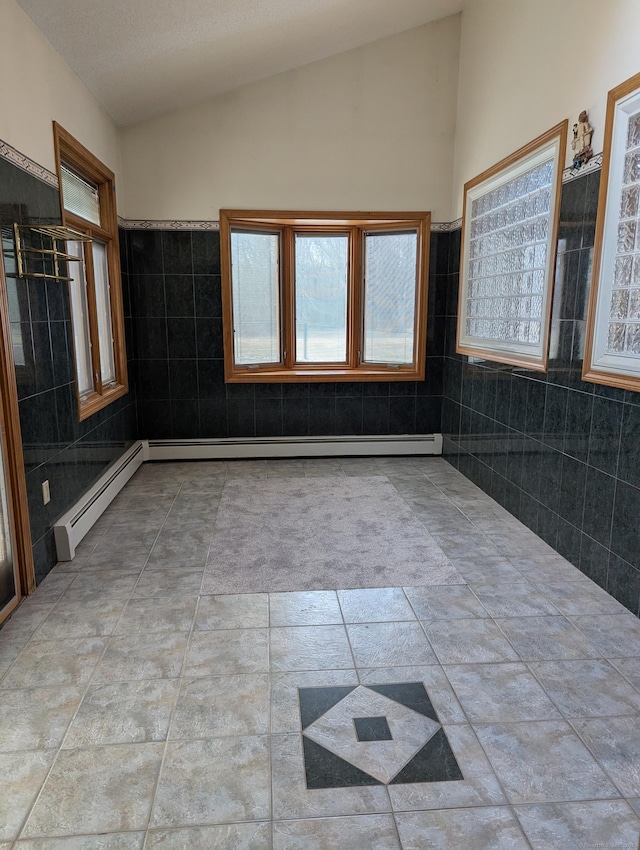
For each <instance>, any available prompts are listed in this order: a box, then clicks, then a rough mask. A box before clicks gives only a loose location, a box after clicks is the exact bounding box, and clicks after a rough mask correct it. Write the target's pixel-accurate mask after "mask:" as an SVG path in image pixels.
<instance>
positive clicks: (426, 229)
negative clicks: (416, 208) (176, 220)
mask: <svg viewBox="0 0 640 850" xmlns="http://www.w3.org/2000/svg"><path fill="white" fill-rule="evenodd" d="M430 225H431V213H429V212H422V211H421V212H317V211H316V212H313V211H312V212H310V211H274V210H233V209H224V210H220V264H221V272H222V316H223V337H224V370H225V381H226V382H227V383H294V382H311V383H313V382H323V381H324V382H327V381H335V382H348V381H363V382H365V381H422V380H424V377H425V367H426V344H427V294H428V284H429V280H428V274H429V242H430ZM232 228H234V229H235V228H239V229H246V230H249V231H251V230H253V231H256V230H267V231H269V232H274V231H275V230H278V231H279V232H280V233H281V268H280V287H281V307H280V310H281V334H282V342H283V348H282V349H281V353H282V354H283V355H284V356H283V358H282V359H281V363H280V364H268V365H264V366H262V365H259V366H257V367H251V368H250V367H248V366H240V365H236V363H235V361H234V345H233V342H234V340H233V297H232V285H231V230H232ZM374 230H379V231H394V230H397V231H403V230H415V231H416V232H417V238H418V247H417V263H416V269H417V275H416V302H415V323H414V360H413V363H412V364H407V365H398V366H387V365H384V364H377V363H369V362H363V361H362V360H361V358H360V357H359V352H360V351H362V349H363V346H362V344H361V343H362V334H363V332H364V314H363V305H364V281H363V247H362V242H363V238H362V237H363V236H364V234H365V233H366V232H368V231H374ZM295 232H310V233H328V232H335V233H347V232H348V233H349V234H350V240H349V243H350V244H349V270H348V294H347V363H346V365H345V364H343V363H341V364H331V363H327V364H318V365H317V366H316V365H315V364H313V365H312V366H311V365H307V364H305V365H302V364H300V363H295V362H294V360H293V356H294V355H293V352H294V351H295V331H296V328H295V321H294V315H295V289H294V285H293V267H294V241H295V239H294V237H295ZM356 236H358V237H359V238H355V237H356Z"/></svg>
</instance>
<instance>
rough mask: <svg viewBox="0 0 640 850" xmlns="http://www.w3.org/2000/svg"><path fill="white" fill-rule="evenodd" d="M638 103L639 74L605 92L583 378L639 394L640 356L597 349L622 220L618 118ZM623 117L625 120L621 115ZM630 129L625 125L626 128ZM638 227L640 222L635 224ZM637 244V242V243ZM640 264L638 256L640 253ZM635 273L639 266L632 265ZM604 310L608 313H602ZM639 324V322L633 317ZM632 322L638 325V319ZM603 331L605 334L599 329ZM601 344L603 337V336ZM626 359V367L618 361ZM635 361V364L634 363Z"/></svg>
mask: <svg viewBox="0 0 640 850" xmlns="http://www.w3.org/2000/svg"><path fill="white" fill-rule="evenodd" d="M628 100H632V101H637V102H638V105H637V106H634V107H633V109H634V111H635V110H637V109H639V108H640V74H635V75H634V76H633V77H630V78H629V79H628V80H625V81H624V82H623V83H621V84H620V85H619V86H616V87H615V88H613V89H611V91H609V93H608V95H607V112H606V117H605V127H604V150H603V154H602V172H601V175H600V190H599V195H598V211H597V216H596V233H595V242H594V249H593V270H592V277H591V291H590V293H589V307H588V312H587V325H586V335H585V346H584V361H583V370H582V379H583V380H584V381H590V382H591V383H596V384H604V385H605V386H610V387H618V388H620V389H624V390H631V391H632V392H640V355H635V356H634V355H631V356H627V355H615V354H613V353H610V352H608V351H606V350H605V351H602V350H600V352H598V351H597V350H596V349H597V348H598V346H599V340H598V335H597V326H598V323H599V322H602V323H604V321H606V322H607V323H608V321H609V318H610V308H611V297H612V292H613V289H614V287H613V283H614V267H615V259H616V254H617V251H616V246H617V229H618V225H619V221H620V215H619V210H620V201H621V193H622V187H623V180H622V174H621V172H622V168H623V163H624V153H623V154H622V155H620V152H619V151H618V150H616V145H615V144H614V142H615V141H617V140H618V139H619V134H620V132H621V127H620V120H621V116H622V115H624V105H625V101H628ZM622 120H624V119H623V118H622ZM624 129H625V130H626V129H627V128H626V125H625V127H624ZM637 226H638V227H640V224H638V225H637ZM636 245H638V242H637V241H636ZM635 257H636V261H637V262H640V254H639V253H636V255H635ZM634 271H635V269H634ZM603 314H604V315H603ZM635 322H640V320H635ZM635 322H634V323H635ZM601 333H602V332H601ZM600 346H601V338H600ZM625 360H627V361H628V365H627V364H626V363H624V362H622V363H621V362H620V361H625ZM634 361H635V363H634Z"/></svg>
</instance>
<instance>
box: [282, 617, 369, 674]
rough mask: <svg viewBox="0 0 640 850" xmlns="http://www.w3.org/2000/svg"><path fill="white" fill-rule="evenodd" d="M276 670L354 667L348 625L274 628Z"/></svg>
mask: <svg viewBox="0 0 640 850" xmlns="http://www.w3.org/2000/svg"><path fill="white" fill-rule="evenodd" d="M270 653H271V669H272V670H274V671H284V670H290V671H297V670H335V669H343V670H345V669H349V668H351V667H353V656H352V655H351V649H350V648H349V642H348V641H347V635H346V632H345V629H344V626H292V627H290V628H277V629H273V628H272V629H271V634H270Z"/></svg>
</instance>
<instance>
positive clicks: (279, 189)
mask: <svg viewBox="0 0 640 850" xmlns="http://www.w3.org/2000/svg"><path fill="white" fill-rule="evenodd" d="M459 28H460V16H459V15H455V16H451V17H449V18H445V19H443V20H441V21H438V22H436V23H433V24H428V25H426V26H424V27H419V28H417V29H413V30H410V31H408V32H405V33H401V34H400V35H397V36H393V37H390V38H387V39H384V40H382V41H378V42H375V43H373V44H370V45H367V46H365V47H361V48H357V49H355V50H350V51H348V52H346V53H343V54H340V55H338V56H335V57H332V58H329V59H325V60H322V61H320V62H315V63H313V64H310V65H306V66H303V67H301V68H298V69H296V70H294V71H289V72H286V73H283V74H279V75H277V76H275V77H270V78H268V79H266V80H263V81H261V82H258V83H254V84H251V85H248V86H245V87H243V88H240V89H236V90H235V91H232V92H230V93H229V94H227V95H223V96H220V97H217V98H215V99H212V100H209V101H206V102H204V103H200V104H198V105H196V106H190V107H187V108H185V109H182V110H179V111H177V112H173V113H170V114H166V115H163V116H160V117H157V118H154V119H150V120H148V121H145V122H142V123H139V124H136V125H133V126H129V127H126V128H124V129H123V130H122V135H121V138H122V163H123V176H124V180H123V183H124V187H125V195H124V203H123V202H122V196H121V197H120V203H121V214H122V210H124V214H125V215H126V217H127V218H133V219H146V218H152V219H174V218H175V219H217V218H218V213H219V210H220V208H224V207H238V208H267V209H309V210H312V209H318V210H322V209H328V210H333V209H356V210H367V209H368V210H386V209H389V210H402V209H414V210H415V209H430V210H431V211H432V213H433V218H434V220H440V221H442V220H449V218H450V213H451V210H450V202H451V179H452V169H453V145H454V133H455V115H456V109H455V102H456V92H457V74H458V59H459V57H458V48H459Z"/></svg>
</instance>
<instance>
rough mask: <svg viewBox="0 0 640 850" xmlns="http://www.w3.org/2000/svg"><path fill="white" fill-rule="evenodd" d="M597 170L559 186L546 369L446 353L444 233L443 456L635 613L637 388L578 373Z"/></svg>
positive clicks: (452, 286) (451, 313)
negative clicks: (629, 389)
mask: <svg viewBox="0 0 640 850" xmlns="http://www.w3.org/2000/svg"><path fill="white" fill-rule="evenodd" d="M599 179H600V172H599V171H595V172H591V173H590V174H586V175H584V176H581V177H577V178H576V179H573V180H571V181H569V182H568V183H566V184H565V185H564V187H563V191H562V207H561V214H560V218H561V220H560V228H559V245H558V250H559V253H558V262H557V266H556V280H555V291H554V302H553V311H552V325H551V358H550V362H549V370H548V372H547V373H546V374H540V373H537V372H530V371H526V370H523V369H516V368H512V367H509V366H501V365H500V364H496V363H491V362H488V361H479V362H478V361H476V362H470V361H469V359H468V358H466V357H462V356H460V355H458V354H456V353H455V325H456V320H455V316H456V311H457V291H458V270H459V252H460V232H459V231H458V232H457V233H455V234H452V236H451V251H450V260H449V288H448V296H447V307H446V312H447V319H446V326H447V330H446V358H445V369H444V404H443V422H442V431H443V434H444V436H445V440H444V442H445V449H444V451H445V457H446V458H447V460H449V461H450V462H451V463H452V464H453V465H454V466H456V467H457V468H458V469H459V470H460V471H461V472H463V473H464V474H465V475H466V476H468V477H469V478H471V479H472V480H473V481H475V482H476V484H478V485H479V486H480V487H482V489H483V490H485V491H486V492H488V493H489V494H490V495H491V496H493V497H494V498H495V499H497V500H498V501H499V502H500V503H501V504H502V505H504V506H505V507H506V508H507V509H508V510H509V511H510V512H511V513H513V514H514V515H515V516H517V517H518V518H519V519H520V520H522V522H524V523H525V524H526V525H527V526H529V528H531V529H532V530H533V531H535V532H536V533H537V534H539V535H540V536H541V537H542V538H543V539H544V540H546V541H547V542H548V543H549V544H550V545H551V546H553V547H554V548H555V549H557V550H558V551H559V552H560V553H561V554H562V555H564V556H565V557H566V558H567V559H568V560H569V561H571V562H572V563H573V564H575V565H576V566H577V567H579V568H580V569H581V570H582V571H583V572H584V573H586V575H588V576H589V577H590V578H592V579H593V580H594V581H596V582H597V583H598V584H599V585H601V586H602V587H604V588H605V589H606V590H608V591H609V593H611V594H612V595H613V596H615V597H616V599H618V600H620V602H622V603H623V604H624V605H626V607H627V608H629V609H630V610H631V611H633V612H634V613H636V614H638V613H639V602H640V394H638V393H632V392H627V391H623V390H617V389H611V388H607V387H604V386H600V385H598V384H591V383H585V382H584V381H582V380H581V370H582V359H583V351H584V333H585V318H586V309H587V301H588V291H589V285H590V277H591V264H592V260H593V239H594V227H595V216H596V207H597V198H598V186H599Z"/></svg>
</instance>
